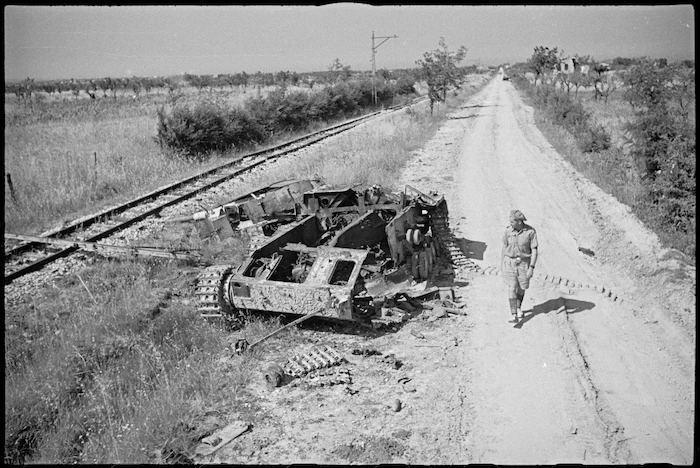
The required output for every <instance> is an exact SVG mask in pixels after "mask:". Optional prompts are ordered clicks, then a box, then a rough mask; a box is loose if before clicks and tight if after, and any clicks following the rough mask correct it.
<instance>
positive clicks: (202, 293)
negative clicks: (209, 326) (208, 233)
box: [195, 265, 239, 325]
mask: <svg viewBox="0 0 700 468" xmlns="http://www.w3.org/2000/svg"><path fill="white" fill-rule="evenodd" d="M232 271H233V267H232V266H231V265H212V266H210V267H207V268H206V269H205V270H204V271H203V272H202V273H201V274H200V275H199V277H198V278H197V287H196V289H195V295H196V296H197V302H198V303H197V310H199V313H200V316H201V317H202V318H204V319H206V320H210V321H215V322H216V321H218V322H223V323H226V324H229V325H235V324H236V322H237V321H238V319H239V318H238V314H236V309H235V307H233V306H232V305H231V303H230V302H229V301H228V281H229V279H230V278H231V276H232V274H231V272H232Z"/></svg>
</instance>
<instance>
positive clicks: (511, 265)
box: [501, 210, 537, 323]
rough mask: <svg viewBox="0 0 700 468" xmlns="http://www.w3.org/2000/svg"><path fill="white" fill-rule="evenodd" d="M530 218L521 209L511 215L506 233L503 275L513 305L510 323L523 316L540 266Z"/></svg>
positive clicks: (535, 236) (502, 252)
mask: <svg viewBox="0 0 700 468" xmlns="http://www.w3.org/2000/svg"><path fill="white" fill-rule="evenodd" d="M525 221H527V219H526V218H525V215H524V214H523V213H522V211H520V210H513V211H511V212H510V226H508V227H507V228H506V232H505V233H504V234H503V248H502V249H501V272H502V273H503V279H504V281H505V283H506V286H507V287H508V302H509V303H510V314H511V317H510V319H509V320H508V322H510V323H515V322H517V321H518V320H519V319H521V318H522V317H523V311H522V304H523V299H524V297H525V290H526V289H527V288H528V287H529V286H530V278H532V275H533V274H534V272H535V264H536V263H537V233H536V232H535V229H534V228H533V227H532V226H530V225H528V224H525Z"/></svg>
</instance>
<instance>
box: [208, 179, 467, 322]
mask: <svg viewBox="0 0 700 468" xmlns="http://www.w3.org/2000/svg"><path fill="white" fill-rule="evenodd" d="M304 190H305V191H304ZM273 201H274V202H275V203H276V204H275V203H273ZM256 207H257V208H256ZM226 210H228V211H226ZM256 210H257V211H256ZM224 211H226V213H225V215H226V217H227V220H228V222H229V227H230V228H231V229H232V230H233V229H234V228H236V229H240V228H241V227H242V226H243V225H244V223H247V222H249V221H250V222H251V223H260V222H262V223H266V222H268V221H271V222H272V223H274V225H275V227H274V230H273V229H272V228H271V227H270V228H269V229H268V230H267V232H262V238H261V240H259V241H257V242H253V243H254V244H255V248H254V250H253V251H252V253H251V254H250V255H249V257H248V258H247V259H246V260H245V261H244V262H243V263H242V264H241V265H239V266H234V265H214V266H211V267H208V268H207V269H205V271H203V272H202V274H201V275H200V277H199V280H198V284H197V288H196V291H195V294H196V295H197V296H198V298H199V310H200V313H201V315H202V316H203V317H205V318H208V319H226V320H233V321H235V320H236V319H237V317H239V316H240V315H241V312H244V311H262V312H277V313H288V314H298V315H319V316H321V317H330V318H335V319H341V320H348V321H355V322H359V323H363V324H367V325H373V326H375V327H376V326H381V325H382V324H397V323H401V322H403V321H405V320H406V319H407V318H408V317H410V314H411V313H413V312H415V310H416V309H418V308H419V306H420V302H421V301H423V300H427V299H429V298H431V297H433V296H436V295H438V294H439V295H441V296H442V295H443V294H444V293H445V292H444V291H440V288H437V287H434V286H431V287H429V286H428V284H429V280H430V278H431V277H432V275H433V273H435V272H438V271H442V270H443V269H444V266H441V267H438V264H439V263H445V262H449V263H451V262H452V261H453V253H452V251H453V250H454V249H456V248H457V247H456V244H455V243H454V237H453V236H451V234H449V227H448V218H447V214H448V211H447V203H446V201H445V199H444V197H442V196H438V195H437V194H430V195H428V194H425V193H423V192H420V191H418V190H416V189H415V188H413V187H410V186H407V187H406V188H405V190H404V191H403V192H398V193H393V192H387V191H385V190H384V189H382V188H381V187H378V186H372V187H369V188H364V189H362V188H348V187H341V188H333V187H328V186H326V185H323V184H322V182H321V181H318V180H310V181H299V180H295V181H284V182H280V183H278V184H273V185H272V186H270V187H269V188H266V189H261V190H259V191H257V192H254V193H251V194H250V195H249V196H247V197H242V198H239V199H237V200H235V201H234V202H232V203H230V204H227V205H224ZM197 216H200V215H197ZM207 216H208V215H207ZM205 217H206V216H205ZM264 226H268V227H269V226H271V224H264ZM263 231H264V230H263ZM212 232H213V231H212ZM227 232H228V231H227ZM251 235H252V236H256V234H254V233H252V234H251ZM258 237H260V236H258Z"/></svg>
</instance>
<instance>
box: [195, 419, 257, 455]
mask: <svg viewBox="0 0 700 468" xmlns="http://www.w3.org/2000/svg"><path fill="white" fill-rule="evenodd" d="M248 429H250V424H249V423H247V422H244V421H236V422H234V423H232V424H229V425H228V426H226V427H224V428H223V429H221V430H219V431H216V432H215V433H214V434H212V435H210V436H208V437H204V438H203V439H202V441H201V442H202V443H201V444H199V445H198V446H197V448H196V449H195V453H196V454H197V455H200V456H203V457H206V456H209V455H211V454H213V453H214V452H216V451H217V450H219V449H220V448H221V447H223V446H224V445H226V444H228V443H229V442H231V441H232V440H233V439H235V438H236V437H238V436H240V435H242V434H244V433H246V432H247V431H248Z"/></svg>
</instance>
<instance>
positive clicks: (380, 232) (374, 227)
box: [328, 211, 387, 249]
mask: <svg viewBox="0 0 700 468" xmlns="http://www.w3.org/2000/svg"><path fill="white" fill-rule="evenodd" d="M386 224H387V223H386V221H384V220H383V219H382V218H381V217H380V216H379V214H378V213H377V212H376V211H368V212H367V213H365V214H364V215H362V216H360V217H359V218H357V219H356V220H355V221H353V222H351V223H350V224H348V225H347V226H346V227H345V228H343V229H342V230H340V231H339V232H338V233H337V234H336V235H335V237H334V238H333V239H332V240H331V241H330V242H329V243H328V245H329V246H331V247H345V248H348V249H360V248H366V247H370V246H373V245H376V244H378V243H380V242H381V241H382V240H383V239H384V237H385V236H386V233H385V231H384V229H385V228H386Z"/></svg>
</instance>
